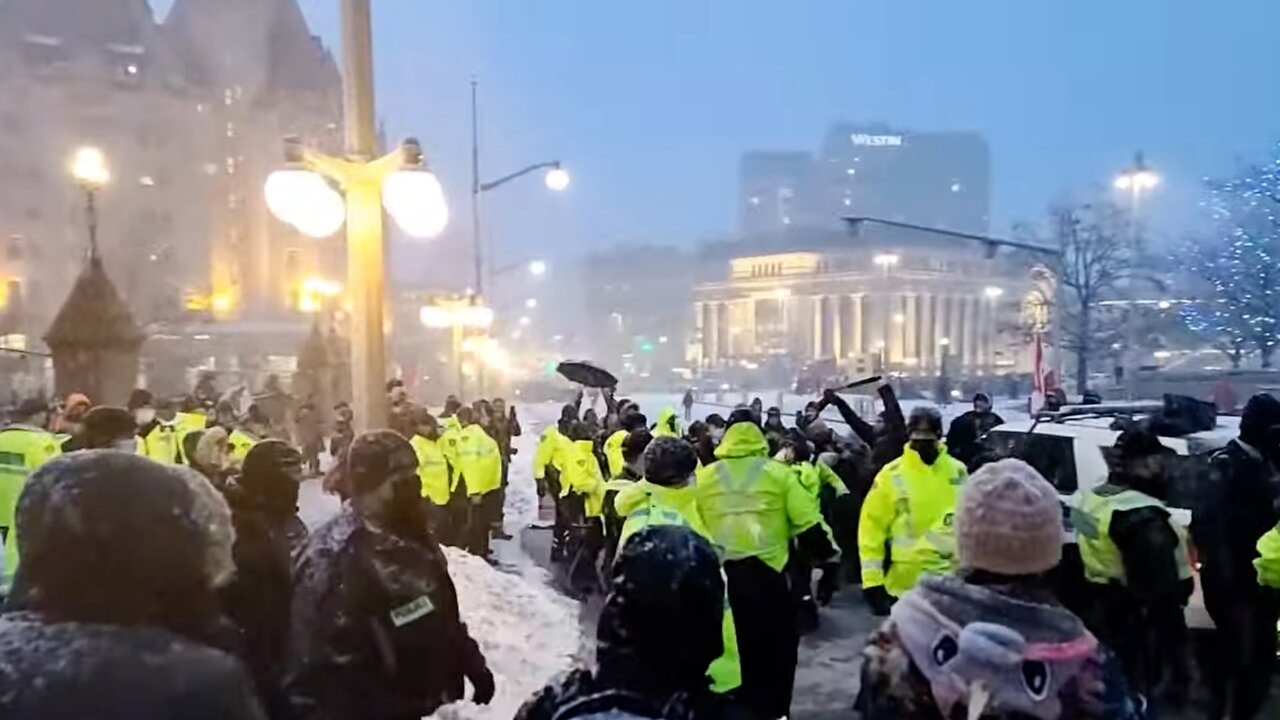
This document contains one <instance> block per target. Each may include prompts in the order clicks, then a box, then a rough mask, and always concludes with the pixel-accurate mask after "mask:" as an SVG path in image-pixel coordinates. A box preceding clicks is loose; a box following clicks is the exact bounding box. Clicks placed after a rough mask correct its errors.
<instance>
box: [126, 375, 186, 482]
mask: <svg viewBox="0 0 1280 720" xmlns="http://www.w3.org/2000/svg"><path fill="white" fill-rule="evenodd" d="M128 410H129V412H131V413H133V422H134V424H135V425H137V427H138V430H137V435H138V440H137V452H138V454H139V455H142V456H143V457H148V458H151V459H152V460H155V461H156V462H158V463H161V464H164V465H174V464H176V463H177V462H178V456H179V455H180V453H181V451H180V449H179V446H178V438H179V433H178V429H177V426H176V425H175V424H173V423H171V422H168V421H166V419H165V418H162V417H160V408H159V406H158V405H157V403H156V401H155V396H154V395H152V394H151V391H149V390H145V389H143V388H135V389H134V391H133V392H132V393H130V394H129V406H128Z"/></svg>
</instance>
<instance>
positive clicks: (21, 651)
mask: <svg viewBox="0 0 1280 720" xmlns="http://www.w3.org/2000/svg"><path fill="white" fill-rule="evenodd" d="M263 717H264V715H263V714H262V712H261V711H260V710H259V708H258V705H257V701H256V700H255V698H254V693H253V687H252V684H251V683H250V681H249V677H248V675H247V674H246V673H245V671H244V668H243V667H242V666H241V664H240V663H239V662H238V661H237V660H236V659H235V658H233V657H232V656H230V655H227V654H226V653H223V652H220V651H218V650H213V649H211V648H209V647H206V646H204V645H200V644H197V643H194V642H191V641H189V640H186V639H185V638H182V637H179V636H178V635H175V634H173V633H171V632H169V631H167V630H161V629H159V628H151V627H122V626H115V625H92V624H82V623H73V622H53V621H51V620H50V619H49V618H47V617H44V616H42V615H40V614H37V613H9V614H7V615H4V616H2V617H0V720H31V719H33V718H39V719H40V720H90V719H91V718H111V720H153V719H154V718H182V719H183V720H261V719H262V718H263Z"/></svg>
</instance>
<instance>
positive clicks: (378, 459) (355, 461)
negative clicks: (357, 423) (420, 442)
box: [347, 430, 417, 495]
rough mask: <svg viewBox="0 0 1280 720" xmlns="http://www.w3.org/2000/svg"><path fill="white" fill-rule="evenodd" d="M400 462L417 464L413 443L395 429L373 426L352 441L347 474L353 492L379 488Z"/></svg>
mask: <svg viewBox="0 0 1280 720" xmlns="http://www.w3.org/2000/svg"><path fill="white" fill-rule="evenodd" d="M401 463H406V464H410V465H412V466H414V467H416V466H417V455H416V454H415V453H414V452H413V446H412V445H410V444H409V441H408V440H405V439H404V437H403V436H401V435H400V433H397V432H395V431H394V430H373V431H371V432H367V433H365V434H363V435H361V436H360V437H358V438H356V439H355V440H353V441H352V442H351V447H350V448H349V449H348V450H347V478H348V482H349V483H350V489H351V493H352V494H353V495H355V494H360V493H366V492H370V491H372V490H376V489H378V487H379V486H381V485H382V484H383V483H385V482H386V481H387V479H388V478H389V477H390V476H391V473H392V472H393V471H395V470H399V469H400V466H401Z"/></svg>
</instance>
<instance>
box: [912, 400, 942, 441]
mask: <svg viewBox="0 0 1280 720" xmlns="http://www.w3.org/2000/svg"><path fill="white" fill-rule="evenodd" d="M916 433H920V434H921V435H932V436H933V437H934V438H935V439H938V440H941V439H942V414H941V413H939V412H938V410H937V408H932V407H917V408H915V409H913V410H912V411H911V417H909V418H908V419H907V437H911V436H913V435H915V434H916Z"/></svg>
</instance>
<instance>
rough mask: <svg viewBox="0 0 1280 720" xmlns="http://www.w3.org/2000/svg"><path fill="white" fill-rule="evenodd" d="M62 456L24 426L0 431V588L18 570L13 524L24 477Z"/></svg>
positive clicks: (45, 437)
mask: <svg viewBox="0 0 1280 720" xmlns="http://www.w3.org/2000/svg"><path fill="white" fill-rule="evenodd" d="M61 452H62V449H61V447H59V445H58V442H57V440H56V439H55V438H54V436H53V434H52V433H49V432H46V431H44V430H41V429H40V428H34V427H27V426H25V425H11V426H9V427H7V428H5V429H4V430H0V536H3V543H4V568H3V573H0V586H3V587H7V586H8V584H9V583H8V580H9V579H11V578H12V577H13V574H14V572H16V571H17V569H18V541H17V540H18V528H17V526H16V524H15V522H14V520H15V515H16V512H17V508H18V497H19V496H20V495H22V488H23V486H24V485H26V482H27V477H28V476H29V475H30V474H31V473H32V472H35V471H36V470H37V469H39V467H40V466H41V465H44V464H45V463H47V462H49V461H50V460H52V459H53V458H55V457H57V456H58V455H59V454H60V453H61Z"/></svg>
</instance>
